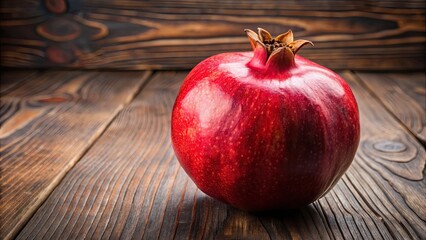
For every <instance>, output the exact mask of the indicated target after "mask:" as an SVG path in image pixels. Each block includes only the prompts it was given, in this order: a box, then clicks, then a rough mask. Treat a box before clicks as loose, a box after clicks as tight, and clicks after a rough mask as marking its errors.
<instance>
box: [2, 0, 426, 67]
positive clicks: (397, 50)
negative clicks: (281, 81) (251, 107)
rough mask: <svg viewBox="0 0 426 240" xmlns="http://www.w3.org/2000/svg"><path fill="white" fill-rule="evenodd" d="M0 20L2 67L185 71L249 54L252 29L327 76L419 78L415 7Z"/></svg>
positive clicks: (19, 5)
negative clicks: (293, 47) (410, 73)
mask: <svg viewBox="0 0 426 240" xmlns="http://www.w3.org/2000/svg"><path fill="white" fill-rule="evenodd" d="M52 3H56V4H52ZM0 15H1V17H2V22H1V23H0V29H1V31H2V36H1V38H0V42H1V51H2V54H1V64H2V65H3V66H8V67H36V68H47V67H67V68H87V69H99V68H102V69H183V68H185V69H188V68H192V67H193V66H194V65H195V64H196V63H198V62H200V61H201V60H202V59H205V58H206V57H208V56H211V55H214V54H217V53H221V52H230V51H248V50H250V44H249V43H248V40H247V37H245V34H244V32H243V30H244V29H245V28H251V29H255V28H257V27H259V26H260V27H263V28H265V29H269V30H270V31H271V33H273V34H274V35H276V34H280V33H282V32H285V31H287V29H293V30H294V32H295V36H296V37H297V38H305V39H308V40H311V41H313V42H314V43H315V47H307V48H304V49H303V50H302V51H301V52H300V54H302V55H304V56H306V57H308V58H309V59H312V60H314V61H316V62H318V63H320V64H322V65H325V66H327V67H330V68H334V69H374V70H377V69H382V70H386V69H387V70H389V69H392V70H396V69H400V70H403V69H405V70H406V69H424V68H425V66H424V64H423V59H424V58H425V52H426V44H425V41H424V34H425V16H426V3H425V1H423V0H408V1H402V0H398V1H385V2H383V1H380V2H377V1H375V2H371V1H368V2H366V1H356V0H352V1H344V2H341V1H335V0H324V1H314V2H312V1H307V0H304V1H286V2H282V1H278V0H268V1H257V0H250V1H228V0H221V1H216V0H215V1H213V0H209V1H203V4H200V3H199V1H194V0H188V1H170V0H158V1H143V2H141V1H139V0H126V1H123V0H108V1H96V0H86V1H72V0H71V1H66V0H49V1H47V0H45V1H42V0H39V1H30V2H28V1H15V2H11V1H8V2H7V4H2V7H1V12H0Z"/></svg>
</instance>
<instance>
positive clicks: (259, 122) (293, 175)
mask: <svg viewBox="0 0 426 240" xmlns="http://www.w3.org/2000/svg"><path fill="white" fill-rule="evenodd" d="M252 57H253V53H252V52H247V53H224V54H219V55H215V56H213V57H210V58H208V59H206V60H204V61H203V62H201V63H199V64H198V65H197V66H196V67H195V68H194V69H193V70H192V71H191V72H190V73H189V74H188V76H187V77H186V79H185V80H184V82H183V84H182V86H181V89H180V91H179V94H178V96H177V99H176V102H175V105H174V107H173V112H172V122H171V128H172V132H171V137H172V143H173V148H174V150H175V153H176V156H177V158H178V160H179V162H180V164H181V165H182V167H183V169H184V170H185V171H186V173H187V174H188V175H189V176H190V177H191V179H192V180H193V181H194V182H195V184H196V185H197V186H198V187H199V189H201V190H202V191H203V192H204V193H206V194H207V195H209V196H211V197H213V198H216V199H218V200H220V201H223V202H225V203H228V204H230V205H232V206H234V207H237V208H239V209H243V210H248V211H264V210H274V209H290V208H297V207H301V206H305V205H307V204H310V203H312V202H314V201H315V200H317V199H318V198H320V197H322V196H323V195H324V194H325V193H326V192H328V191H329V190H330V189H331V188H332V187H333V186H334V185H335V184H336V183H337V181H338V180H339V179H340V177H341V176H342V175H343V173H344V172H345V171H346V170H347V168H348V167H349V165H350V164H351V162H352V160H353V158H354V156H355V152H356V149H357V147H358V143H359V137H360V126H359V113H358V107H357V103H356V101H355V98H354V96H353V94H352V91H351V90H350V88H349V86H348V85H347V83H346V82H345V81H344V80H343V79H342V78H340V77H339V76H338V75H337V74H336V73H334V72H332V71H331V70H329V69H327V68H324V67H322V66H320V65H318V64H315V63H313V62H311V61H309V60H307V59H305V58H303V57H300V56H298V55H296V56H295V62H294V63H295V64H294V65H293V66H291V67H289V69H287V70H283V71H277V72H271V71H270V72H265V71H263V72H262V71H258V70H256V69H253V68H251V67H248V66H249V65H248V64H247V63H248V62H250V60H251V59H252Z"/></svg>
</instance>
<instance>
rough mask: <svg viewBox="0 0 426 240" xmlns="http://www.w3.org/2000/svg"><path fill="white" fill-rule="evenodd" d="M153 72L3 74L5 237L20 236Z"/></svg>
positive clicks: (0, 204) (0, 156) (0, 206)
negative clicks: (21, 231) (46, 200)
mask: <svg viewBox="0 0 426 240" xmlns="http://www.w3.org/2000/svg"><path fill="white" fill-rule="evenodd" d="M148 75H149V73H148V72H138V73H114V72H63V71H48V72H41V71H38V72H28V71H23V72H22V71H21V72H17V71H12V72H2V73H1V89H2V90H1V104H0V112H1V118H0V124H1V128H0V143H1V144H0V169H1V178H0V216H1V220H0V221H1V224H0V239H10V238H13V237H14V236H15V235H16V234H17V232H18V231H19V230H20V229H21V228H22V227H23V226H24V225H25V223H26V222H27V221H28V219H29V218H30V217H31V216H32V215H33V214H34V212H35V210H37V208H38V207H39V206H40V205H41V204H42V203H43V201H44V200H45V199H46V198H47V197H48V195H49V194H50V193H51V191H52V190H53V189H54V188H55V187H56V185H57V184H58V183H59V182H60V181H61V180H62V178H63V177H64V175H65V174H66V173H67V172H68V171H69V170H70V169H71V168H72V167H73V165H74V164H75V163H76V162H77V161H78V160H79V159H80V157H81V156H82V155H83V154H84V153H85V152H86V151H87V149H88V148H89V147H90V146H91V145H92V143H93V142H94V141H95V140H96V139H97V138H98V137H99V136H100V135H101V134H102V132H103V131H104V129H105V128H106V127H107V126H108V124H109V123H110V122H111V121H112V119H113V118H114V116H115V115H116V114H117V113H118V112H119V111H120V110H121V109H122V108H123V106H124V105H125V104H127V103H128V102H129V101H130V100H131V99H132V98H133V97H134V95H135V94H136V92H137V91H138V89H139V88H140V87H141V86H142V84H143V83H144V81H145V80H146V79H147V77H148ZM16 83H19V84H16Z"/></svg>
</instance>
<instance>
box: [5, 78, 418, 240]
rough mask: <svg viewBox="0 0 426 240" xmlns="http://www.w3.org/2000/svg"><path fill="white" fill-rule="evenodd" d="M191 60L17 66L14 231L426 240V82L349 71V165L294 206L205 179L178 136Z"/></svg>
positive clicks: (8, 218)
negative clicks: (285, 208)
mask: <svg viewBox="0 0 426 240" xmlns="http://www.w3.org/2000/svg"><path fill="white" fill-rule="evenodd" d="M186 74H187V72H174V71H168V72H166V71H159V72H147V71H144V72H142V71H136V72H108V71H99V72H94V71H23V70H19V71H18V70H14V71H4V72H2V74H1V89H0V94H1V108H0V113H1V115H0V124H1V128H0V139H1V146H0V149H1V159H0V170H1V178H0V179H1V180H0V184H1V189H0V239H10V238H15V237H16V238H17V239H82V238H86V239H99V238H110V239H130V238H135V239H172V238H176V239H213V238H215V239H291V238H293V239H343V238H345V239H426V200H425V186H426V181H425V177H424V174H425V160H426V153H425V145H426V128H425V126H426V116H425V115H426V114H425V110H426V90H425V85H426V80H425V74H424V73H423V72H419V73H360V72H352V71H343V72H341V75H342V76H343V77H344V78H345V79H346V80H347V82H348V83H349V84H350V86H351V87H352V89H353V91H354V93H355V95H356V98H357V100H358V104H359V108H360V112H361V127H362V137H361V142H360V145H359V149H358V152H357V155H356V157H355V160H354V162H353V163H352V165H351V167H350V168H349V170H348V171H347V172H346V174H345V175H344V176H343V178H342V179H341V180H340V181H339V183H338V184H337V185H336V186H335V187H334V188H333V190H332V191H331V192H329V193H328V194H327V195H326V196H325V197H323V198H321V199H320V200H318V201H316V202H314V203H313V204H311V205H309V206H307V207H304V208H301V209H298V210H294V211H290V212H273V213H248V212H244V211H240V210H237V209H234V208H232V207H230V206H227V205H225V204H223V203H220V202H217V201H216V200H213V199H211V198H209V197H207V196H206V195H205V194H203V193H202V192H201V191H200V190H198V189H197V188H196V186H195V185H194V183H193V182H192V181H191V180H190V179H189V178H188V176H187V175H186V174H185V172H184V171H183V170H182V168H181V167H180V166H179V163H178V162H177V160H176V158H175V155H174V153H173V150H172V148H171V142H170V113H171V109H172V105H173V102H174V100H175V97H176V94H177V91H178V89H179V86H180V85H181V83H182V80H183V79H184V77H185V76H186Z"/></svg>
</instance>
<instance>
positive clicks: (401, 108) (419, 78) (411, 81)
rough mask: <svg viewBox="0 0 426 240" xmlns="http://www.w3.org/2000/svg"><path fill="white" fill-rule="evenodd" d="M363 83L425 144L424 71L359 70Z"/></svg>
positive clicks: (425, 95)
mask: <svg viewBox="0 0 426 240" xmlns="http://www.w3.org/2000/svg"><path fill="white" fill-rule="evenodd" d="M357 75H358V76H359V77H360V78H361V80H362V81H363V83H364V84H365V85H366V86H367V87H368V88H369V89H370V91H372V92H373V93H374V95H375V96H376V97H377V98H379V99H380V101H381V102H382V103H383V105H384V106H385V107H386V108H387V109H388V110H389V111H390V112H391V113H392V114H393V115H395V117H397V118H398V119H399V120H400V121H401V122H402V123H403V124H404V125H405V126H406V127H407V128H408V129H409V130H410V131H411V132H412V133H413V134H414V135H415V136H416V137H417V138H418V139H419V140H420V141H421V142H422V143H423V144H424V145H425V146H426V75H425V73H404V74H401V73H389V74H379V73H360V72H359V73H357Z"/></svg>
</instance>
